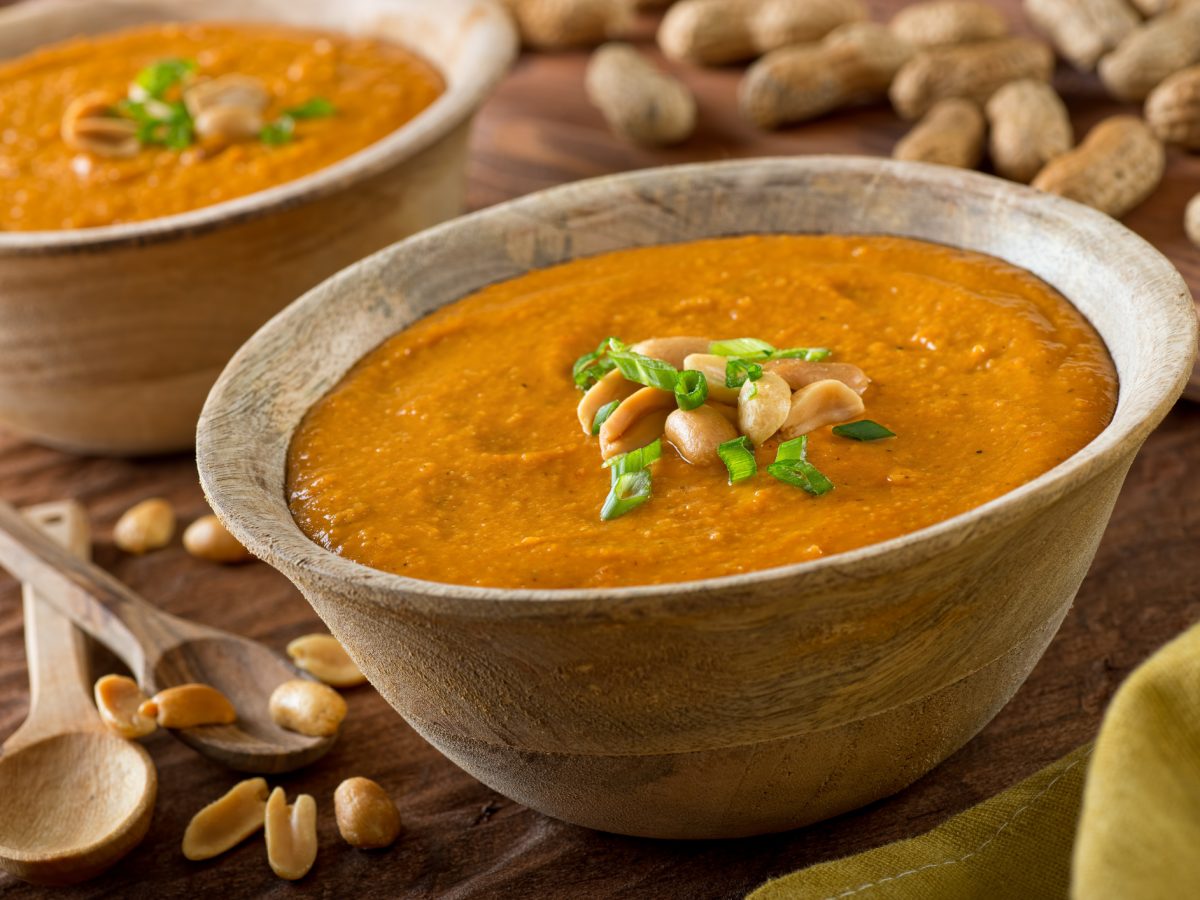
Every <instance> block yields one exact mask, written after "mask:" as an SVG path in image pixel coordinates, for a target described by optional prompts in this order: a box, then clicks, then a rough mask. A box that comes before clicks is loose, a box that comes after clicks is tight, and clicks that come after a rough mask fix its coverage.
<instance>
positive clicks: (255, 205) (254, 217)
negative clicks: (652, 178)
mask: <svg viewBox="0 0 1200 900" xmlns="http://www.w3.org/2000/svg"><path fill="white" fill-rule="evenodd" d="M191 19H210V20H223V21H234V20H255V21H270V22H280V23H285V24H292V25H301V26H308V27H316V28H327V29H330V30H335V31H344V32H349V33H353V34H364V33H365V34H378V35H381V36H384V37H389V38H392V39H394V40H396V41H398V42H400V43H403V44H406V45H408V46H411V47H413V48H415V49H417V50H418V51H419V52H420V53H422V54H423V55H425V56H426V57H428V58H429V59H430V60H431V61H432V62H433V63H435V64H436V65H437V67H438V68H439V69H440V70H441V72H442V74H443V76H444V77H445V78H446V81H447V88H446V92H445V94H443V95H442V96H441V97H440V98H439V99H438V100H437V101H436V102H435V103H434V104H433V105H432V106H430V107H429V108H428V109H427V110H425V111H424V112H423V113H421V114H420V115H419V116H418V117H417V118H415V119H413V120H412V121H411V122H409V123H407V124H405V125H404V126H402V127H401V128H399V129H398V130H397V131H395V132H393V133H392V134H391V135H389V136H388V137H386V138H384V139H383V140H381V141H378V142H376V143H375V144H372V145H371V146H370V147H367V148H366V149H364V150H362V151H360V152H358V153H355V154H354V155H352V156H349V157H347V158H346V159H344V160H342V161H340V162H337V163H335V164H333V165H331V166H328V167H327V168H325V169H322V170H320V171H318V172H316V173H314V174H312V175H308V176H306V177H304V178H299V179H297V180H295V181H291V182H288V183H286V184H283V185H281V186H279V187H274V188H270V189H268V190H264V191H260V192H258V193H255V194H251V195H248V196H245V197H240V198H237V199H234V200H230V201H228V202H225V203H220V204H217V205H214V206H208V207H204V208H202V209H198V210H194V211H192V212H188V213H183V214H180V215H174V216H167V217H164V218H160V219H153V220H150V221H145V222H136V223H131V224H126V225H114V226H109V227H103V228H89V229H81V230H72V231H39V232H3V231H0V286H2V287H3V290H0V423H3V424H4V425H5V426H8V427H10V428H12V429H14V430H16V431H19V432H21V433H23V434H25V435H27V436H28V437H30V438H32V439H33V440H37V441H40V442H43V443H47V444H51V445H54V446H58V447H62V448H64V449H69V450H73V451H79V452H89V453H107V454H146V453H157V452H162V451H168V450H180V449H184V448H187V447H190V446H191V444H192V441H193V439H194V436H195V429H196V419H197V417H198V415H199V413H200V407H201V406H202V405H203V402H204V397H205V395H206V394H207V392H208V389H209V388H210V387H211V386H212V383H213V381H214V380H215V379H216V377H217V374H218V373H219V372H220V371H221V368H222V366H224V365H225V363H226V362H228V360H229V357H230V356H231V355H232V354H233V352H234V351H235V350H236V349H237V348H238V347H239V346H240V345H241V344H242V342H243V341H245V340H246V338H247V337H249V336H250V335H251V334H253V333H254V330H255V329H257V328H258V327H259V326H260V325H262V324H263V323H264V322H265V321H267V319H269V318H270V317H271V316H272V315H274V314H275V313H276V312H278V311H279V310H280V309H282V308H283V307H284V306H285V305H286V304H287V303H289V302H291V301H292V300H294V299H295V298H296V297H297V296H299V295H300V294H301V293H303V292H304V291H306V290H308V289H309V288H310V287H312V286H313V285H315V284H317V283H318V282H320V281H321V280H322V279H324V278H326V277H328V276H329V275H331V274H333V273H334V272H336V271H338V270H339V269H341V268H343V267H345V266H347V265H349V264H350V263H352V262H354V261H355V260H358V259H361V258H362V257H363V256H365V255H366V254H368V253H371V252H373V251H375V250H378V249H379V248H381V247H385V246H387V245H388V244H390V243H392V242H393V241H396V240H399V239H400V238H402V237H405V236H406V235H409V234H412V233H414V232H416V231H420V230H421V229H422V228H426V227H428V226H430V225H433V224H435V223H437V222H441V221H444V220H445V219H448V218H450V217H452V216H455V215H457V214H458V213H459V212H461V211H462V207H463V200H464V193H465V181H466V157H467V136H468V132H469V129H470V125H471V119H472V117H473V115H474V113H475V111H476V110H477V109H478V108H479V106H480V104H481V103H482V102H483V100H484V97H485V96H486V94H487V93H488V91H489V89H490V88H491V87H492V85H493V84H494V83H495V82H496V81H497V80H498V79H499V78H500V77H501V75H502V74H503V73H504V72H505V71H506V70H507V68H508V65H509V63H510V61H511V60H512V59H513V57H514V55H515V52H516V47H517V43H516V36H515V34H514V31H513V28H512V25H511V23H510V21H509V19H508V17H507V14H506V13H505V12H504V11H503V10H502V9H501V8H500V7H499V6H497V5H496V4H494V3H493V2H492V0H437V2H426V0H340V2H337V3H330V2H327V0H205V2H204V3H203V4H200V3H196V2H194V0H89V2H87V3H79V2H78V0H39V2H36V3H23V4H21V5H19V6H17V7H14V8H13V9H11V10H8V11H5V12H4V13H0V59H4V58H9V57H13V56H17V55H20V54H22V53H25V52H27V51H29V50H31V49H33V48H35V47H38V46H41V45H44V44H47V43H51V42H54V41H60V40H63V39H66V38H69V37H73V36H76V35H79V34H94V33H99V32H105V31H112V30H114V29H117V28H126V27H130V26H134V25H139V24H144V23H148V22H157V21H182V20H191Z"/></svg>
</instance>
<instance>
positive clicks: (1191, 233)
mask: <svg viewBox="0 0 1200 900" xmlns="http://www.w3.org/2000/svg"><path fill="white" fill-rule="evenodd" d="M1183 230H1184V231H1185V232H1186V233H1187V236H1188V240H1189V241H1191V242H1192V243H1193V244H1195V245H1196V246H1197V247H1200V194H1197V195H1196V196H1195V197H1193V198H1192V199H1191V200H1189V201H1188V205H1187V208H1186V209H1185V210H1184V211H1183Z"/></svg>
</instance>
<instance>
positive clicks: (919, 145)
mask: <svg viewBox="0 0 1200 900" xmlns="http://www.w3.org/2000/svg"><path fill="white" fill-rule="evenodd" d="M983 132H984V123H983V113H982V112H980V111H979V107H978V106H977V105H976V104H975V102H974V101H972V100H964V99H963V98H962V97H950V98H949V99H947V100H940V101H938V102H937V103H936V104H935V105H934V107H933V109H931V110H929V112H927V113H925V115H924V117H923V118H922V119H921V121H919V122H918V123H917V124H916V125H915V126H913V129H912V131H910V132H909V133H908V134H906V135H905V136H904V137H902V138H901V139H900V140H899V141H898V142H897V143H896V147H895V149H894V150H892V156H893V157H895V158H896V159H907V160H910V161H912V162H926V163H936V164H938V165H942V166H957V167H958V168H960V169H974V168H975V167H976V166H978V165H979V161H980V160H981V159H982V158H983Z"/></svg>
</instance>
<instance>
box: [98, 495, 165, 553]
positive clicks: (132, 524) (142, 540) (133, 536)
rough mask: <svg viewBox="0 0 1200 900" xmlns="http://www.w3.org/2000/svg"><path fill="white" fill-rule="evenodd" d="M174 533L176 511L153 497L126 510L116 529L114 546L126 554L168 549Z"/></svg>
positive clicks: (161, 500) (114, 529) (114, 531)
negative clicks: (166, 547)
mask: <svg viewBox="0 0 1200 900" xmlns="http://www.w3.org/2000/svg"><path fill="white" fill-rule="evenodd" d="M174 533H175V510H174V509H172V508H171V504H170V503H168V502H167V501H166V500H163V499H161V498H159V497H154V498H152V499H150V500H143V501H142V502H141V503H138V504H135V505H134V506H131V507H130V508H129V509H127V510H125V512H124V513H123V514H122V515H121V518H119V519H117V524H116V525H115V526H114V528H113V543H115V544H116V545H117V546H118V547H120V548H121V549H122V550H124V551H125V552H126V553H148V552H150V551H151V550H160V549H162V548H163V547H165V546H167V544H169V543H170V542H171V536H172V535H173V534H174Z"/></svg>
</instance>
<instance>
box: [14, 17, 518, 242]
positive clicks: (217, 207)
mask: <svg viewBox="0 0 1200 900" xmlns="http://www.w3.org/2000/svg"><path fill="white" fill-rule="evenodd" d="M78 2H79V0H38V2H37V3H21V4H18V5H16V6H13V7H11V8H9V9H6V10H0V29H9V28H13V27H14V26H16V25H17V24H18V23H25V22H32V21H38V20H42V19H47V18H52V17H55V16H62V15H70V14H71V12H72V11H73V9H74V10H77V9H78ZM88 2H89V4H90V8H91V9H93V10H94V9H95V8H96V7H103V8H111V9H113V10H114V11H115V10H117V9H129V8H147V7H151V8H153V7H161V8H163V9H164V10H167V11H169V10H172V9H174V8H183V7H186V6H187V4H188V0H88ZM245 3H246V5H248V6H254V5H255V3H256V0H245ZM410 3H411V5H412V7H413V8H414V10H422V11H426V12H427V14H428V15H429V16H430V17H431V18H435V17H450V16H455V17H457V18H458V19H460V20H465V19H468V18H470V21H471V25H470V27H472V28H478V29H481V30H482V33H481V34H480V36H479V39H478V42H479V44H480V45H481V46H483V47H484V49H485V52H484V53H483V54H481V55H479V56H477V57H474V58H473V61H472V63H471V65H470V66H466V67H459V69H457V70H452V69H451V67H447V66H446V65H445V63H444V61H442V60H438V59H431V60H430V61H431V62H432V63H433V64H434V65H435V67H437V68H438V71H439V72H440V73H441V74H442V76H443V77H444V78H445V79H446V82H447V86H446V91H445V92H444V93H443V94H442V95H441V96H440V97H438V99H437V100H435V101H434V102H433V104H432V105H430V106H429V107H428V108H426V109H425V110H423V111H422V112H421V113H420V114H418V115H417V116H416V117H415V118H413V119H411V120H409V121H408V122H405V123H404V124H402V125H400V126H399V127H398V128H396V129H395V130H394V131H392V132H391V133H389V134H388V135H387V136H386V137H384V138H381V139H380V140H378V141H376V142H374V143H373V144H370V145H368V146H367V147H364V148H363V149H362V150H359V151H357V152H356V153H352V154H351V155H349V156H347V157H344V158H343V159H340V160H338V161H337V162H334V163H332V164H330V165H328V166H325V167H324V168H321V169H318V170H317V171H316V172H312V173H310V174H308V175H304V176H302V177H300V178H296V179H293V180H291V181H286V182H284V183H283V184H279V185H276V186H274V187H270V188H266V189H264V190H260V191H255V192H254V193H251V194H246V195H244V196H241V197H235V198H233V199H231V200H226V201H224V202H222V203H216V204H213V205H211V206H203V207H200V208H199V209H194V210H189V211H187V212H183V213H176V214H174V215H170V216H161V217H159V218H155V219H147V220H145V221H141V222H128V223H124V224H120V225H105V226H101V227H98V228H76V229H58V230H53V231H0V258H4V257H7V256H29V255H43V254H49V253H61V252H64V251H68V252H73V251H74V252H77V251H94V250H98V249H105V248H110V247H117V246H130V245H134V246H136V245H142V244H149V243H158V242H160V241H168V240H173V239H180V238H187V237H190V236H193V235H196V234H203V233H205V232H208V231H212V230H214V229H217V228H222V227H226V226H230V225H235V224H238V223H241V222H246V221H249V220H251V219H256V218H259V217H261V216H265V215H269V214H271V213H275V212H280V211H282V210H286V209H289V208H291V207H294V206H299V205H302V204H305V203H309V202H311V201H314V200H318V199H320V198H322V197H326V196H329V195H330V194H334V193H337V192H339V191H343V190H346V189H349V188H353V187H354V186H355V185H356V184H358V183H360V182H362V181H364V180H366V179H368V178H370V177H371V176H373V175H376V174H378V173H379V172H382V171H385V170H387V169H389V168H391V167H393V166H395V165H397V164H398V163H401V162H403V161H404V160H406V159H409V158H411V157H413V156H415V155H416V154H418V153H420V152H421V151H422V150H425V149H427V148H428V147H430V146H432V145H433V144H435V143H436V142H437V141H438V140H439V139H441V138H443V137H445V136H446V135H447V134H449V133H450V132H451V131H453V130H454V128H456V127H457V126H458V125H460V124H462V122H464V121H465V120H466V119H468V118H469V117H470V116H472V115H473V114H474V113H475V111H476V109H478V107H479V106H480V105H481V104H482V103H483V101H484V99H485V98H486V97H487V95H488V94H489V93H490V92H491V90H492V88H493V87H494V86H495V85H496V84H497V83H498V82H499V81H500V79H501V78H502V77H503V76H504V74H505V73H506V72H507V71H508V69H509V67H510V66H511V64H512V62H513V60H515V59H516V56H517V51H518V49H519V45H518V40H517V34H516V30H515V28H514V26H513V24H512V20H511V18H510V17H509V16H508V14H507V13H506V12H505V11H504V10H503V9H501V8H500V7H499V6H498V4H497V2H496V0H436V2H429V3H421V2H415V0H410ZM263 9H264V10H266V11H269V9H270V6H269V5H266V6H264V7H263ZM189 18H191V19H192V20H194V21H205V19H204V17H202V16H192V17H189ZM270 19H271V17H270V16H268V15H264V16H263V18H261V19H259V20H257V21H269V20H270ZM214 21H215V20H214ZM33 49H36V47H34V46H31V47H30V48H29V50H33ZM414 49H415V50H416V51H417V52H418V53H421V54H422V55H424V53H425V51H424V50H422V48H419V47H418V48H414Z"/></svg>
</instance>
